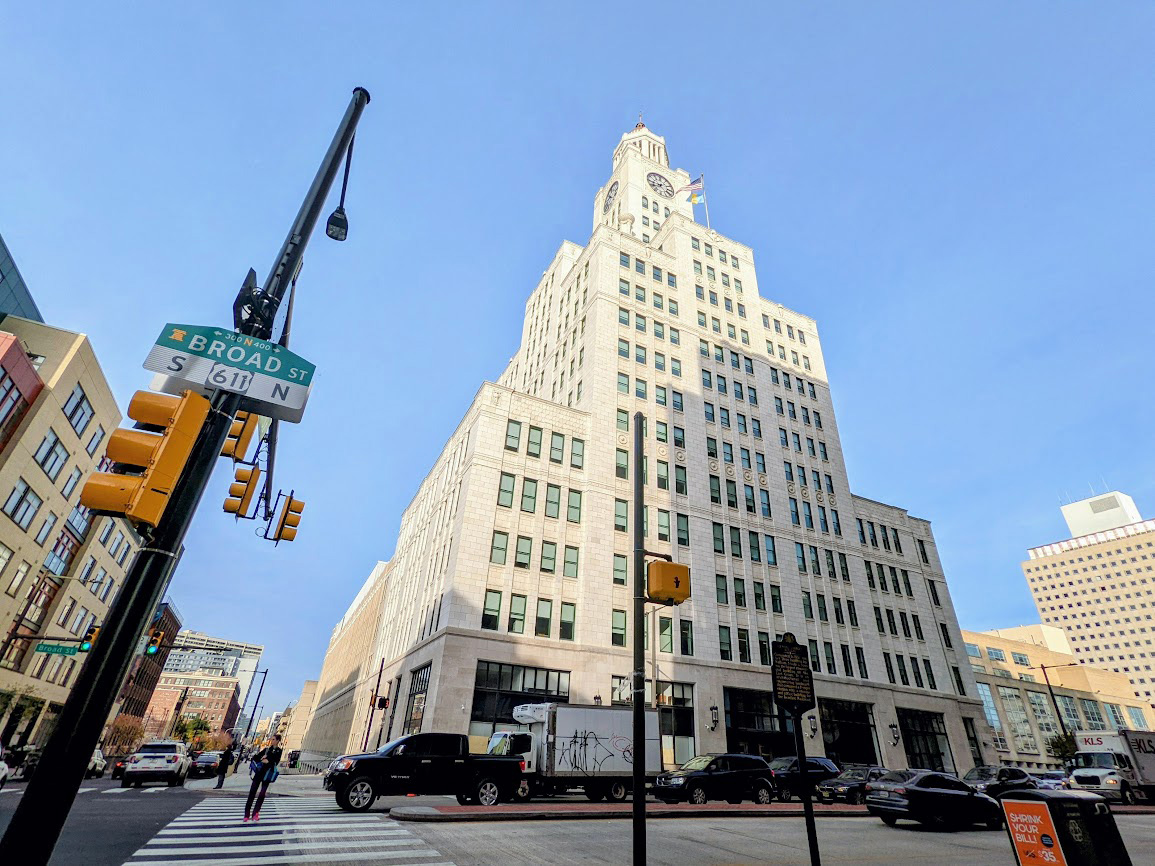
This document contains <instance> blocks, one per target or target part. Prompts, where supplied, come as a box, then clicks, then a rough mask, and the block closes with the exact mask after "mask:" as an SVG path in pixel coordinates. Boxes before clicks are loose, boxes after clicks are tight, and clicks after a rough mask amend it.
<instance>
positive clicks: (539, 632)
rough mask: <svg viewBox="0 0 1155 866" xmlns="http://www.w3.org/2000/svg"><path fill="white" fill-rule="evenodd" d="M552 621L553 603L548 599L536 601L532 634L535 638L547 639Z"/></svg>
mask: <svg viewBox="0 0 1155 866" xmlns="http://www.w3.org/2000/svg"><path fill="white" fill-rule="evenodd" d="M552 620H553V602H552V601H551V600H550V599H548V598H539V599H538V600H537V621H536V622H535V623H534V628H533V633H534V635H536V636H537V637H549V632H550V627H551V622H552Z"/></svg>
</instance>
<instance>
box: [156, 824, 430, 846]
mask: <svg viewBox="0 0 1155 866" xmlns="http://www.w3.org/2000/svg"><path fill="white" fill-rule="evenodd" d="M253 830H255V831H257V834H256V835H254V834H252V833H249V832H247V831H246V832H245V833H244V834H243V835H240V836H219V835H213V836H212V837H210V838H205V841H206V842H212V843H213V844H217V843H221V842H264V841H265V840H267V839H283V840H284V841H286V842H289V843H291V844H294V845H296V844H298V843H297V842H296V841H295V839H297V838H298V836H300V837H302V838H306V839H316V838H317V837H318V835H319V834H317V833H315V832H312V831H310V830H307V829H302V831H301V833H299V834H297V833H292V834H288V833H287V832H286V831H284V830H280V829H277V830H273V829H270V830H268V831H266V832H265V833H261V832H260V830H259V828H257V827H254V828H253ZM378 837H380V838H398V839H400V838H401V837H404V838H406V839H416V837H415V836H413V834H411V833H404V832H398V831H397V830H374V831H372V832H368V833H358V834H357V838H358V839H376V838H378ZM198 838H204V837H198ZM190 841H192V840H190V839H188V838H186V837H183V836H177V837H175V838H165V839H153V840H152V841H151V842H149V843H148V844H149V845H187V844H188V843H189V842H190ZM325 844H327V845H328V844H332V843H330V842H326V843H325ZM391 844H392V843H391ZM398 844H400V843H398ZM245 850H246V851H247V850H249V849H247V848H246V849H245Z"/></svg>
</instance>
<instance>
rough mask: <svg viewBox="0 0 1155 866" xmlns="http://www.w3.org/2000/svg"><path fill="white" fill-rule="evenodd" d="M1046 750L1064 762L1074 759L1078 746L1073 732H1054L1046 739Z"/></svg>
mask: <svg viewBox="0 0 1155 866" xmlns="http://www.w3.org/2000/svg"><path fill="white" fill-rule="evenodd" d="M1047 751H1048V752H1050V753H1051V754H1052V755H1054V756H1055V757H1056V758H1058V759H1059V760H1060V761H1062V762H1063V763H1064V764H1066V763H1068V762H1070V761H1072V760H1074V758H1075V753H1076V752H1078V747H1077V746H1076V745H1075V735H1074V734H1055V735H1054V736H1053V737H1051V738H1049V739H1048V740H1047Z"/></svg>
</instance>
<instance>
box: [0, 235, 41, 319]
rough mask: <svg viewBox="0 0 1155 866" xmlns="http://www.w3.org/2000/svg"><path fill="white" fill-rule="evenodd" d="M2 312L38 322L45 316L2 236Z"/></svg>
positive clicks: (0, 308) (0, 249)
mask: <svg viewBox="0 0 1155 866" xmlns="http://www.w3.org/2000/svg"><path fill="white" fill-rule="evenodd" d="M0 313H5V314H11V315H13V316H20V317H22V318H25V319H32V320H34V321H37V322H43V321H44V317H43V316H41V315H40V308H39V307H37V306H36V301H34V300H32V293H31V292H29V291H28V286H27V285H25V283H24V278H23V277H21V276H20V271H18V270H17V269H16V262H15V261H14V260H13V259H12V253H10V252H9V251H8V247H7V245H6V244H5V243H4V238H3V237H0Z"/></svg>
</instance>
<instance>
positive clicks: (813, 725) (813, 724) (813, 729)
mask: <svg viewBox="0 0 1155 866" xmlns="http://www.w3.org/2000/svg"><path fill="white" fill-rule="evenodd" d="M806 721H808V722H809V723H810V738H811V739H813V738H814V735H815V734H817V733H818V719H817V718H815V716H814V714H813V713H811V714H810V715H809V716H807V717H806Z"/></svg>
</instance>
